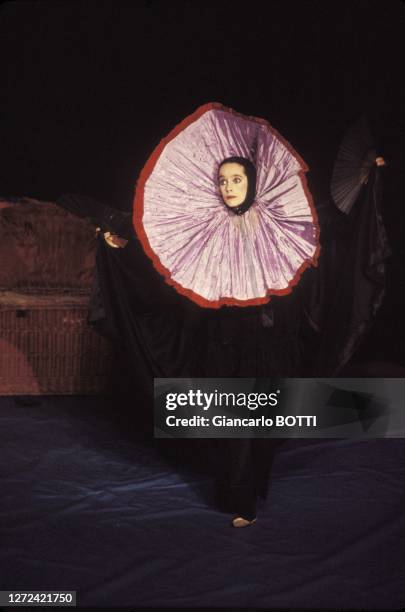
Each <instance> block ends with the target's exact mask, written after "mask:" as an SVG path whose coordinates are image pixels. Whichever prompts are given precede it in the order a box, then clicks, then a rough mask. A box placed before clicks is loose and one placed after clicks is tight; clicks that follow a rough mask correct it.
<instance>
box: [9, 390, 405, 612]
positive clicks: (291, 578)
mask: <svg viewBox="0 0 405 612" xmlns="http://www.w3.org/2000/svg"><path fill="white" fill-rule="evenodd" d="M26 404H27V405H24V402H19V403H16V401H15V398H12V397H8V398H7V397H2V398H0V423H1V427H0V436H1V437H0V444H1V503H0V538H1V548H0V566H1V584H0V589H2V590H19V589H20V590H37V591H38V590H47V591H49V590H57V591H59V590H76V591H77V606H78V607H93V606H101V607H125V606H130V607H155V606H162V607H179V608H186V607H190V608H197V607H207V608H208V607H228V606H234V607H237V608H244V607H256V608H267V609H277V608H295V609H305V608H311V609H317V608H319V609H337V608H340V609H343V610H345V609H351V610H354V609H356V610H357V609H358V610H361V609H369V610H373V609H398V608H401V607H403V606H404V605H405V490H404V489H405V486H404V484H405V439H387V440H383V439H380V440H341V439H340V440H336V439H329V440H319V439H318V440H317V439H306V440H297V439H295V440H293V439H291V440H288V441H287V442H285V443H284V444H282V445H281V446H280V447H279V448H278V450H277V451H276V457H275V461H274V467H273V472H272V482H271V487H270V493H269V496H268V499H267V500H266V501H265V502H263V501H261V505H260V507H259V513H258V521H257V523H256V524H255V525H254V526H252V527H249V528H246V529H234V528H232V527H231V526H230V519H231V516H230V515H227V514H224V513H223V512H221V511H219V510H218V509H217V508H216V507H215V505H214V503H213V478H212V473H211V472H210V470H212V469H213V468H214V469H215V465H209V462H208V463H207V464H206V463H205V461H206V454H207V453H205V452H202V451H203V448H204V447H203V444H204V443H206V442H207V443H209V441H207V440H202V441H198V440H177V441H173V440H153V439H150V438H145V436H144V435H141V434H140V433H139V432H137V427H136V422H135V421H134V420H132V421H130V417H129V416H128V413H125V414H124V415H122V414H120V406H119V405H117V404H115V405H114V404H113V403H111V401H109V400H107V399H105V398H97V397H93V398H89V397H41V398H37V399H36V401H34V402H33V403H32V405H30V402H29V401H28V402H26ZM135 411H136V408H134V412H135ZM207 448H208V446H206V447H205V449H206V450H207ZM208 455H209V452H208ZM196 459H199V460H200V463H198V461H196ZM205 467H207V469H205Z"/></svg>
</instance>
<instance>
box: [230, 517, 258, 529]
mask: <svg viewBox="0 0 405 612" xmlns="http://www.w3.org/2000/svg"><path fill="white" fill-rule="evenodd" d="M256 521H257V519H253V520H252V521H248V520H247V519H244V518H242V517H241V516H238V517H236V518H234V519H233V521H232V526H233V527H248V526H249V525H253V523H256Z"/></svg>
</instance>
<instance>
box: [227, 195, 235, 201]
mask: <svg viewBox="0 0 405 612" xmlns="http://www.w3.org/2000/svg"><path fill="white" fill-rule="evenodd" d="M233 198H236V196H226V199H227V200H232V199H233Z"/></svg>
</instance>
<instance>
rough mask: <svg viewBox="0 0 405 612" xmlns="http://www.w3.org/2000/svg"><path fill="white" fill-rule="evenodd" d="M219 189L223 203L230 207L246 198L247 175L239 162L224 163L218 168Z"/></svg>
mask: <svg viewBox="0 0 405 612" xmlns="http://www.w3.org/2000/svg"><path fill="white" fill-rule="evenodd" d="M218 180H219V190H220V192H221V196H222V199H223V200H224V202H225V204H226V205H227V206H229V207H230V208H233V207H234V206H239V204H242V202H244V200H245V198H246V194H247V190H248V177H247V176H246V174H245V168H244V167H243V166H242V165H241V164H237V163H233V162H232V163H231V162H229V163H226V164H223V165H222V166H221V167H220V169H219V178H218Z"/></svg>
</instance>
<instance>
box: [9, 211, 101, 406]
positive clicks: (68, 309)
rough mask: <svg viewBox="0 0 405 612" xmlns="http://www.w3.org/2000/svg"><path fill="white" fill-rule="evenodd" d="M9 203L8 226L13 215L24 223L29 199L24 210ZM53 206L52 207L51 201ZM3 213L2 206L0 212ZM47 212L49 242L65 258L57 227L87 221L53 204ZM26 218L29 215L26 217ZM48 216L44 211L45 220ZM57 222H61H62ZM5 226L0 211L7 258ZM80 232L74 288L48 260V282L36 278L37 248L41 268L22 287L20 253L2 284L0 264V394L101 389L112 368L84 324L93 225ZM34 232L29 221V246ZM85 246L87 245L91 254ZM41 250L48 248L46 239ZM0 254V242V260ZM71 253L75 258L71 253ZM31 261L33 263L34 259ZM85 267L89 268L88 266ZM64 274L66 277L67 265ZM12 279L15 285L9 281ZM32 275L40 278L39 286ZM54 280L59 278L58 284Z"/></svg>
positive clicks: (65, 246) (92, 332)
mask: <svg viewBox="0 0 405 612" xmlns="http://www.w3.org/2000/svg"><path fill="white" fill-rule="evenodd" d="M15 206H16V204H13V209H14V210H13V227H15V226H16V219H17V221H18V215H19V214H20V215H21V222H22V223H25V224H27V223H28V222H30V221H28V220H27V218H28V219H29V218H30V216H29V214H28V213H29V212H31V211H32V207H33V204H32V201H31V202H30V208H29V209H28V210H27V207H24V206H23V205H21V206H20V207H19V208H14V207H15ZM41 206H42V208H40V211H41V212H42V211H43V212H44V213H46V212H47V211H46V209H48V211H49V206H50V205H49V204H46V206H43V205H41V203H36V206H34V209H35V212H36V213H37V212H38V210H37V208H38V207H41ZM51 206H52V205H51ZM3 208H4V207H3ZM54 208H55V209H57V207H56V206H54ZM3 212H4V211H3V210H1V211H0V213H3ZM53 212H54V214H53V219H54V221H55V220H56V223H54V227H53V230H52V233H51V236H53V238H52V240H53V242H54V243H57V249H56V254H55V256H60V257H61V256H63V257H64V258H66V257H69V248H70V247H69V245H66V244H65V245H63V251H64V252H63V253H62V252H60V251H61V248H60V244H61V239H60V235H58V232H60V231H62V230H63V231H64V232H65V230H66V224H69V223H70V222H72V224H73V225H77V223H78V222H79V223H80V222H82V223H83V224H87V222H85V221H82V220H80V219H79V220H78V219H76V218H73V219H70V217H71V215H68V214H67V213H65V212H64V211H59V210H58V209H57V210H56V212H55V211H53ZM27 214H28V217H27ZM40 216H41V215H39V216H38V215H37V216H36V220H40ZM32 218H33V216H32V215H31V220H32ZM49 218H50V217H49V215H47V221H48V223H49ZM3 221H4V219H3ZM61 222H63V225H62V226H61V225H60V223H61ZM30 223H31V222H30ZM17 225H18V223H17ZM31 228H32V223H31ZM9 229H10V225H9V224H7V223H6V222H3V224H2V223H1V215H0V240H1V233H2V232H3V235H4V234H5V237H6V238H8V240H5V241H3V244H4V242H6V244H7V246H8V251H7V257H8V258H9V260H10V248H12V244H11V243H10V231H9ZM81 231H82V232H83V231H84V232H85V235H88V238H89V240H88V241H87V243H86V244H85V245H83V248H85V251H86V257H83V258H82V262H85V263H82V267H81V268H80V269H78V271H77V278H78V283H77V284H78V285H79V286H77V287H74V286H70V287H66V283H65V285H64V279H63V278H59V279H58V277H56V279H55V262H54V261H53V262H51V263H50V264H49V266H48V268H49V269H51V270H52V274H51V275H50V277H49V278H50V282H47V279H46V278H45V277H44V276H43V278H41V274H44V273H43V269H44V265H43V262H41V261H40V260H41V257H40V256H38V248H37V251H36V252H37V259H38V260H39V263H40V264H41V263H42V268H41V269H39V270H38V269H34V270H33V272H32V273H31V274H30V278H27V279H26V283H25V286H24V282H23V281H24V275H23V272H24V271H22V268H21V261H23V259H21V257H20V265H19V268H18V275H15V274H13V271H12V270H11V269H9V279H10V280H9V282H8V285H9V287H8V288H5V287H4V284H5V280H4V269H3V282H2V284H3V289H2V290H1V291H0V394H1V395H44V394H45V395H60V394H61V395H65V394H94V393H100V392H102V391H105V390H107V389H108V387H109V383H110V379H111V370H112V351H111V347H110V345H109V343H108V342H107V341H106V340H105V339H104V338H102V337H101V336H99V335H98V334H97V333H96V332H94V331H93V330H92V329H91V328H90V327H89V325H88V323H87V317H88V305H89V297H90V291H91V285H90V282H91V278H92V275H93V272H94V248H95V242H94V239H93V237H94V228H92V227H85V228H83V227H82V228H81ZM86 232H88V233H87V234H86ZM35 235H36V234H35V224H34V232H31V240H30V248H31V250H32V248H33V244H34V243H35V240H33V236H34V237H35ZM11 242H12V241H11ZM89 245H90V247H89ZM91 245H93V246H91ZM91 248H93V253H92V252H91ZM47 249H48V251H49V249H50V246H49V244H48V245H47ZM58 249H59V252H58ZM20 251H21V240H20ZM54 251H55V247H54ZM66 251H67V252H66ZM1 255H2V253H1V247H0V261H1V259H2V256H1ZM20 255H21V253H20ZM48 256H49V255H48ZM75 257H76V258H77V252H76V253H75ZM3 259H4V258H3ZM64 261H65V259H64ZM31 263H32V265H34V263H35V262H31ZM27 265H28V264H27ZM84 265H86V269H84ZM63 266H64V268H65V269H67V270H68V269H69V268H68V266H66V263H63ZM91 266H93V270H91V269H89V268H90V267H91ZM9 268H10V265H9ZM31 271H32V270H31ZM69 273H70V275H71V276H72V272H71V269H70V270H69ZM62 276H63V275H62ZM16 278H17V279H18V287H15V286H12V285H13V284H15V282H16V281H15V279H16ZM33 278H34V279H36V283H35V286H34V287H33V286H32V279H33ZM38 279H39V281H41V280H42V287H41V282H38ZM83 279H84V280H83ZM57 281H59V286H58V283H57ZM73 281H74V278H73ZM69 282H70V284H71V285H73V284H74V282H72V279H69ZM10 285H11V287H10Z"/></svg>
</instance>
